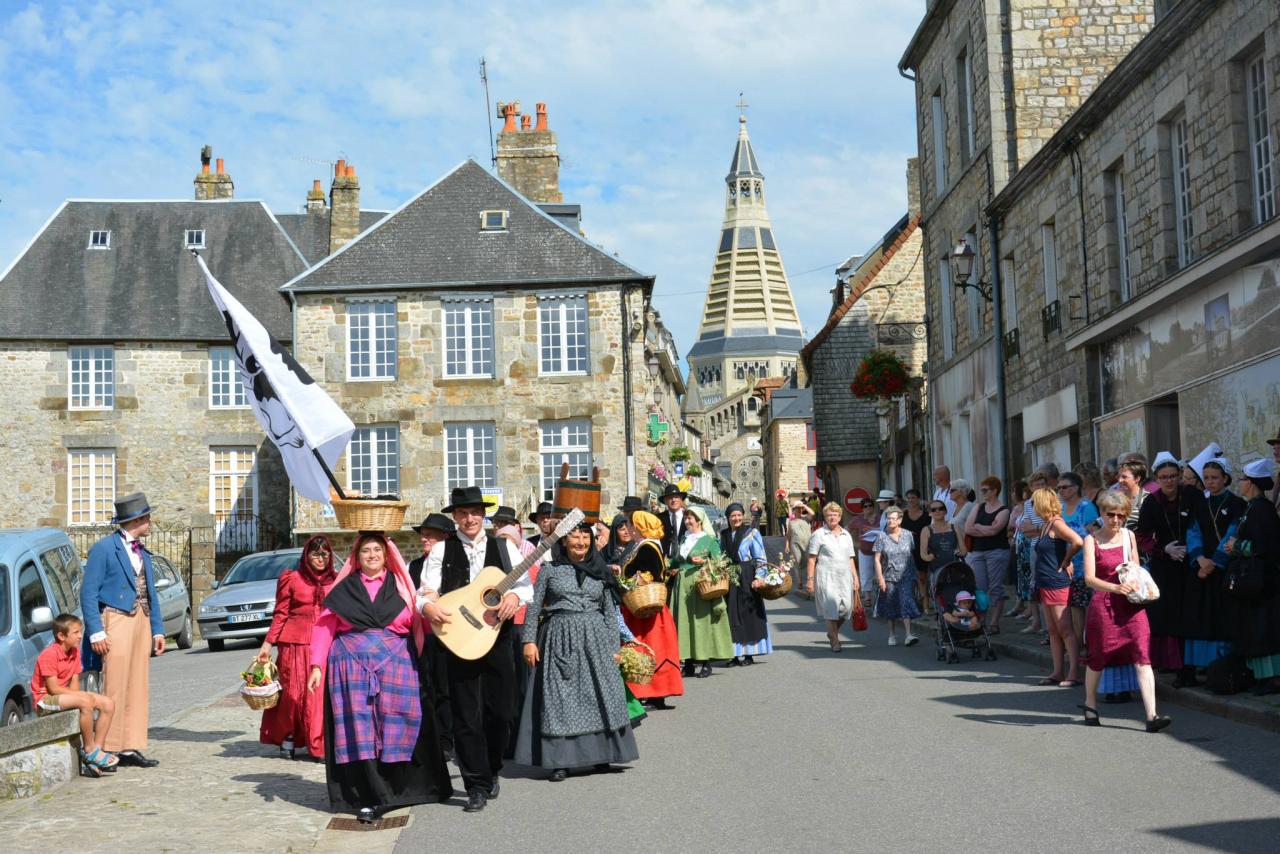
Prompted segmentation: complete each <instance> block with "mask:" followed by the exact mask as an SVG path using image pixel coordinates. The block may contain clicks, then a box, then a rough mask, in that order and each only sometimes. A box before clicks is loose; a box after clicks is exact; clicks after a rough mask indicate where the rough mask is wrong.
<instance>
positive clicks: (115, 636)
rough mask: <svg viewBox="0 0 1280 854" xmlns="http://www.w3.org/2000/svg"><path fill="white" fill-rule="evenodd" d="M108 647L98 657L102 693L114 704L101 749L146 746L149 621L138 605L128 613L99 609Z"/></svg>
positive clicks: (149, 667)
mask: <svg viewBox="0 0 1280 854" xmlns="http://www.w3.org/2000/svg"><path fill="white" fill-rule="evenodd" d="M102 628H103V630H104V631H106V633H107V639H108V640H109V641H111V649H110V650H109V651H108V652H107V654H106V655H104V656H103V657H102V693H104V694H106V695H107V696H108V697H110V698H111V699H112V700H113V701H114V702H115V704H116V713H115V717H114V718H112V719H111V729H109V730H107V737H106V739H105V740H104V742H103V745H102V746H103V748H104V749H105V750H107V751H108V752H109V753H118V752H119V751H121V750H142V749H143V748H145V747H146V746H147V715H148V711H149V709H148V697H149V691H150V687H151V685H150V675H151V620H150V619H149V618H148V617H147V615H146V614H144V613H142V609H141V608H139V609H138V610H137V611H135V612H134V613H133V614H131V615H125V614H118V613H116V612H115V611H103V612H102Z"/></svg>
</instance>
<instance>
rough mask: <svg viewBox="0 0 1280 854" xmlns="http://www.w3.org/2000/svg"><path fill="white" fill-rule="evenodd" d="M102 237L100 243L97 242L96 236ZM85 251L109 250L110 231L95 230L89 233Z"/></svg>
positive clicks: (103, 229)
mask: <svg viewBox="0 0 1280 854" xmlns="http://www.w3.org/2000/svg"><path fill="white" fill-rule="evenodd" d="M99 234H101V235H103V237H102V240H103V242H102V243H98V242H97V238H98V235H99ZM85 248H86V249H110V248H111V231H110V229H105V228H95V229H92V230H91V231H90V232H89V245H88V246H87V247H85Z"/></svg>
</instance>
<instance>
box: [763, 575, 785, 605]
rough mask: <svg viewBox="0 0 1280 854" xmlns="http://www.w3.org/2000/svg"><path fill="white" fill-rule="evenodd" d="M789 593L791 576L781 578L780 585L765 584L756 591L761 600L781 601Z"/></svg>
mask: <svg viewBox="0 0 1280 854" xmlns="http://www.w3.org/2000/svg"><path fill="white" fill-rule="evenodd" d="M790 592H791V575H790V574H789V573H788V574H787V575H786V576H784V577H783V579H782V583H781V584H766V585H764V586H763V587H761V588H760V589H759V590H757V591H756V595H757V596H759V597H760V598H761V599H781V598H782V597H783V596H786V595H787V594H788V593H790Z"/></svg>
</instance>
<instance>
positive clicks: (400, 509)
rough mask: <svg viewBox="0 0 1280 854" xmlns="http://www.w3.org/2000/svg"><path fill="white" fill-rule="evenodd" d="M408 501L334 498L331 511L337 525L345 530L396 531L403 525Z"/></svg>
mask: <svg viewBox="0 0 1280 854" xmlns="http://www.w3.org/2000/svg"><path fill="white" fill-rule="evenodd" d="M408 509H409V502H408V501H389V500H385V499H380V498H347V499H345V500H344V499H342V498H335V499H333V513H334V515H335V516H337V517H338V527H339V528H343V529H344V530H347V531H398V530H400V528H401V526H403V525H404V512H405V511H406V510H408Z"/></svg>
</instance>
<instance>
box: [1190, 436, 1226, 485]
mask: <svg viewBox="0 0 1280 854" xmlns="http://www.w3.org/2000/svg"><path fill="white" fill-rule="evenodd" d="M1221 456H1222V446H1220V445H1219V444H1218V443H1217V442H1210V443H1209V444H1208V445H1205V448H1204V450H1203V451H1201V452H1200V453H1198V454H1196V455H1195V456H1194V457H1192V458H1191V462H1189V463H1187V465H1189V466H1191V470H1192V471H1193V472H1195V473H1196V477H1198V478H1200V479H1201V480H1204V464H1205V463H1207V462H1209V460H1214V459H1217V458H1219V457H1221Z"/></svg>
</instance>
